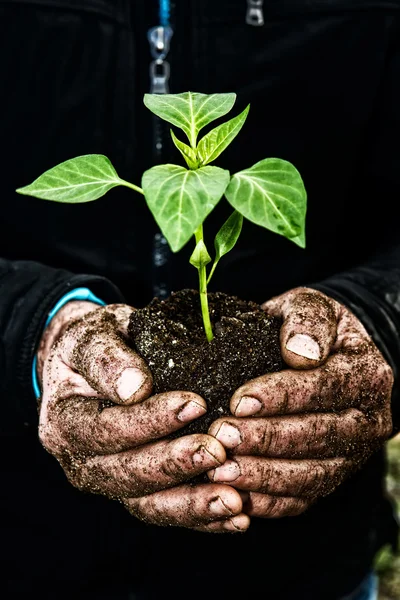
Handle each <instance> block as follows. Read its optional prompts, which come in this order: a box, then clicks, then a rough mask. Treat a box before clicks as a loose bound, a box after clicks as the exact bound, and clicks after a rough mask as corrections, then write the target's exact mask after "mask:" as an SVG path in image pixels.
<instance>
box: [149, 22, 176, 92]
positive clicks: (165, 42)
mask: <svg viewBox="0 0 400 600" xmlns="http://www.w3.org/2000/svg"><path fill="white" fill-rule="evenodd" d="M172 35H173V31H172V29H171V27H169V26H167V27H163V26H162V25H158V26H157V27H152V28H151V29H149V31H148V33H147V38H148V40H149V42H150V51H151V55H152V57H153V59H154V60H153V61H152V62H151V63H150V93H151V94H168V93H169V87H168V81H169V76H170V66H169V62H168V61H166V60H165V59H166V57H167V56H168V52H169V48H170V44H171V38H172Z"/></svg>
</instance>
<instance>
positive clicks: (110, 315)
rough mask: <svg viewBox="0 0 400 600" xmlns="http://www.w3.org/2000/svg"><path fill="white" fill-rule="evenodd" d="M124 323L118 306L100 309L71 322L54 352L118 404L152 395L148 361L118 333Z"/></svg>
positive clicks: (138, 400)
mask: <svg viewBox="0 0 400 600" xmlns="http://www.w3.org/2000/svg"><path fill="white" fill-rule="evenodd" d="M121 310H123V312H124V313H126V309H121ZM125 320H126V314H125ZM121 323H122V324H121ZM123 326H124V324H123V318H122V317H121V314H120V312H119V309H115V308H113V307H111V308H109V309H108V310H104V309H100V310H97V311H95V312H94V313H92V314H91V315H89V316H87V317H86V318H85V319H82V320H80V321H78V322H75V323H72V324H71V326H70V327H69V328H68V329H67V331H66V332H65V334H64V336H63V337H62V338H61V340H60V342H59V344H57V346H56V349H55V353H56V355H57V356H58V357H59V358H60V359H61V360H62V361H63V362H64V363H65V364H66V365H68V366H70V367H72V368H73V369H75V370H76V371H77V372H78V373H79V374H80V375H82V376H83V377H84V378H85V379H86V381H87V382H88V383H89V385H90V386H91V387H93V388H94V389H95V390H96V391H97V392H99V393H100V394H101V395H102V396H104V397H106V398H109V399H110V400H113V401H114V402H116V403H117V404H133V403H135V402H140V401H142V400H144V399H145V398H148V397H149V395H150V394H151V389H152V377H151V373H150V370H149V368H148V366H147V365H146V363H145V361H144V360H143V359H142V358H141V357H139V356H138V355H137V354H136V353H135V352H133V350H131V349H130V348H128V346H127V345H126V344H125V342H124V339H123V337H122V335H121V334H120V333H118V331H117V327H123Z"/></svg>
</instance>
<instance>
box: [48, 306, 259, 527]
mask: <svg viewBox="0 0 400 600" xmlns="http://www.w3.org/2000/svg"><path fill="white" fill-rule="evenodd" d="M132 310H133V309H132V308H130V307H128V306H126V305H110V306H107V307H105V308H98V307H97V306H96V305H94V304H92V303H89V302H72V303H70V304H67V305H66V306H65V307H64V308H63V309H61V311H60V312H59V313H58V314H57V315H56V317H55V318H54V319H53V321H52V322H51V324H50V326H49V327H48V328H47V329H46V331H45V333H44V335H43V338H42V341H41V344H40V347H39V352H38V373H39V377H40V379H41V382H42V389H43V392H42V397H41V401H40V418H39V437H40V440H41V442H42V444H43V446H44V447H45V448H46V449H47V451H48V452H50V453H51V454H52V455H53V456H55V458H56V459H57V460H58V461H59V462H60V464H61V466H62V468H63V469H64V471H65V473H66V475H67V478H68V479H69V481H70V482H71V483H72V484H73V485H74V486H76V487H77V488H79V489H80V490H84V491H88V492H93V493H99V494H104V495H106V496H107V497H109V498H112V499H116V500H119V501H121V502H122V503H123V504H124V505H125V507H126V508H127V509H128V510H129V511H130V512H131V513H132V514H134V515H136V516H137V517H139V518H141V519H143V520H145V521H148V522H151V523H154V524H157V525H177V526H181V527H189V528H194V529H200V530H203V531H216V532H217V531H221V532H222V531H241V530H245V529H246V528H247V527H248V525H249V517H248V516H247V515H244V514H242V513H241V510H242V500H241V497H240V494H239V493H238V492H237V491H236V490H234V489H233V488H230V487H228V486H225V485H222V484H212V485H210V484H204V485H198V486H194V485H190V480H191V479H192V478H193V477H195V476H198V475H200V474H201V473H204V472H206V471H207V470H209V469H211V468H216V467H218V466H220V465H221V464H222V463H223V462H224V461H225V459H226V454H225V450H224V448H223V446H222V445H221V443H220V442H218V441H217V440H216V439H215V438H213V437H211V436H209V435H203V434H196V435H190V436H184V437H181V438H178V439H173V440H172V439H163V438H165V437H166V436H168V435H170V434H171V433H172V432H174V431H177V430H178V429H180V428H181V427H183V426H184V425H186V424H187V423H188V422H190V421H192V420H193V419H196V418H197V417H199V416H201V415H203V414H204V413H205V412H206V404H205V402H204V400H203V399H202V398H201V397H200V396H197V395H196V394H192V393H189V392H168V393H164V394H158V395H155V396H151V391H152V378H151V373H150V371H149V369H148V367H147V365H146V364H145V363H144V361H143V360H142V359H141V358H140V357H139V356H138V355H137V354H136V353H135V352H133V351H132V349H131V348H129V347H128V346H127V344H126V342H125V336H126V332H127V326H128V322H129V317H130V315H131V312H132Z"/></svg>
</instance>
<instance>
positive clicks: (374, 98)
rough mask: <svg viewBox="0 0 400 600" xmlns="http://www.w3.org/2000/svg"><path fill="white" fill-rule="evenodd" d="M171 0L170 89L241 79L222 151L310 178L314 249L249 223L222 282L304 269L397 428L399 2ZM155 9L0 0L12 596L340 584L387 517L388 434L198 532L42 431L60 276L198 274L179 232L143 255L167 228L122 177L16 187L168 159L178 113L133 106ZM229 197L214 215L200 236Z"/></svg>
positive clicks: (5, 452) (272, 277) (273, 593)
mask: <svg viewBox="0 0 400 600" xmlns="http://www.w3.org/2000/svg"><path fill="white" fill-rule="evenodd" d="M175 5H176V6H175V11H174V14H173V15H172V19H173V25H174V30H175V34H174V36H173V39H172V45H171V51H170V54H169V57H168V58H169V61H170V63H171V81H170V87H171V91H172V92H181V91H187V90H193V91H200V92H205V93H211V92H223V91H235V92H237V94H238V100H237V106H236V108H235V114H238V112H239V111H240V110H242V109H243V108H244V107H245V106H246V104H247V103H248V102H251V111H250V115H249V118H248V121H247V123H246V126H245V128H244V129H243V131H242V132H241V133H240V136H239V137H238V138H237V140H236V141H235V142H234V143H233V144H232V146H231V147H230V148H229V149H228V150H227V151H226V152H225V153H224V155H223V156H222V157H221V160H220V162H219V164H220V166H223V167H224V166H226V167H228V168H229V169H230V170H231V172H235V171H237V170H240V169H242V168H245V167H248V166H250V165H252V164H253V163H255V162H257V161H258V160H260V159H262V158H264V157H269V156H278V157H280V158H285V159H287V160H290V161H291V162H293V163H294V164H295V165H296V167H297V168H298V169H299V170H300V172H301V173H302V175H303V178H304V181H305V184H306V187H307V191H308V198H309V200H308V216H307V248H306V250H301V249H300V248H299V247H297V246H295V245H294V244H293V243H291V242H288V241H287V240H285V239H284V238H282V237H279V236H277V235H275V234H270V233H268V232H266V231H265V230H262V229H261V228H257V227H255V226H252V225H251V224H249V223H246V224H245V226H244V231H243V234H242V236H241V239H240V241H239V243H238V245H237V247H236V249H235V250H234V251H233V252H232V253H231V254H230V255H229V256H228V257H226V258H225V259H224V262H223V263H221V267H220V269H219V272H218V271H217V272H216V275H215V279H214V281H213V286H212V287H213V289H218V290H221V291H225V292H228V293H233V294H236V295H238V296H241V297H243V298H246V299H253V300H256V301H259V302H261V301H263V300H266V299H268V298H269V297H271V295H274V294H277V293H280V292H283V291H285V290H287V289H290V288H292V287H293V286H297V285H314V286H315V287H319V288H320V289H322V290H324V291H325V292H326V293H328V294H330V295H331V296H333V297H335V298H337V299H339V300H340V301H342V302H343V303H345V304H346V305H347V306H349V307H350V308H351V309H352V310H353V311H354V312H355V314H356V315H357V316H358V317H359V318H360V319H361V321H362V322H363V323H364V325H365V326H366V328H367V329H368V331H369V332H370V333H371V335H372V336H373V337H374V339H375V340H376V343H377V344H378V346H379V347H380V348H381V350H382V352H383V353H384V355H385V357H386V358H387V360H388V361H389V362H390V364H391V365H392V367H393V369H394V371H395V376H396V383H395V390H394V394H393V413H394V419H395V423H396V426H399V424H400V404H399V386H400V380H399V373H398V369H399V364H400V337H399V330H400V237H399V233H398V231H399V222H400V183H399V182H400V179H399V165H400V146H399V139H400V117H399V108H398V107H399V106H400V0H392V1H384V0H376V1H373V0H371V1H368V0H265V2H264V18H265V24H264V26H262V27H253V26H250V25H246V23H245V14H246V1H245V0H229V1H228V0H185V1H183V0H182V1H180V2H175ZM157 21H158V17H157V3H156V2H155V0H146V1H145V0H142V1H135V2H130V1H129V0H114V1H113V0H90V1H89V0H41V1H40V0H29V1H28V0H26V1H25V2H24V1H17V0H9V1H7V0H0V86H1V95H0V107H1V112H0V114H1V121H0V140H1V143H2V146H3V153H2V163H1V166H2V169H1V199H2V205H1V206H2V211H1V214H2V217H1V231H0V256H1V257H2V259H1V261H0V284H1V295H0V326H1V328H0V334H1V363H0V368H1V394H2V398H1V402H2V408H1V412H0V431H1V449H2V453H1V456H2V460H1V465H2V466H1V479H2V486H1V487H2V489H1V499H2V508H1V511H0V514H1V521H2V522H1V539H2V542H3V559H2V567H3V568H4V573H3V574H2V576H1V578H0V589H1V588H2V587H3V589H4V586H5V589H6V593H5V595H3V594H2V596H3V597H4V598H6V599H7V600H8V599H9V598H23V597H27V596H25V594H29V596H31V595H35V592H36V591H37V590H40V591H39V592H38V597H41V598H64V597H65V598H70V597H74V598H81V597H82V598H96V599H101V598H104V599H106V598H107V599H110V600H114V599H115V600H117V599H118V598H120V597H121V598H128V597H130V598H133V596H128V595H127V594H128V590H133V591H134V592H135V593H136V595H135V598H145V599H146V600H147V599H148V598H157V599H159V598H166V597H171V598H174V599H179V598H186V597H188V596H190V597H192V598H195V599H196V598H203V597H209V598H232V599H236V598H241V597H242V594H243V593H247V595H248V597H256V596H255V594H256V592H257V593H259V594H260V597H263V598H264V597H265V598H271V599H274V600H275V599H276V600H288V599H290V600H293V599H294V598H299V599H303V598H304V599H307V600H330V599H332V600H333V599H337V598H339V597H340V596H341V595H343V594H345V593H348V592H350V591H351V590H352V589H353V588H355V587H356V585H357V584H358V583H359V581H360V580H361V579H362V578H363V576H364V575H365V574H366V572H367V571H368V569H369V568H370V565H371V562H372V559H373V556H374V554H375V552H376V551H377V549H378V548H379V547H381V546H382V544H384V543H386V542H390V541H392V540H393V539H395V537H396V532H397V529H396V525H395V522H394V519H393V514H392V508H391V506H390V504H389V503H388V501H387V500H386V498H385V495H384V492H383V477H384V469H385V466H384V455H383V453H379V452H378V453H376V454H375V455H374V456H373V458H371V460H370V461H369V462H368V464H367V465H366V466H365V467H364V468H363V469H362V471H360V472H359V473H357V474H356V475H354V476H353V477H352V479H351V480H349V481H348V482H346V483H345V484H343V485H342V486H341V487H340V488H339V489H338V490H337V491H336V492H335V493H333V494H332V495H331V496H329V497H327V498H325V499H324V500H321V501H320V502H319V503H318V504H317V505H315V506H314V507H313V508H312V509H310V510H309V511H308V512H307V513H306V514H304V515H302V516H300V517H296V518H290V519H281V520H277V521H274V520H260V519H259V520H255V521H254V522H253V524H252V526H251V528H250V530H249V531H248V532H247V533H246V534H244V535H242V536H214V537H212V538H210V536H209V535H208V534H207V535H206V534H199V533H194V532H191V531H186V530H183V529H182V530H180V529H162V528H155V527H149V526H144V525H142V524H141V523H139V522H137V521H136V520H135V519H133V518H132V517H130V516H129V515H128V514H127V513H125V511H124V510H123V509H122V508H121V507H120V506H119V505H118V504H116V503H113V502H111V501H108V500H106V499H104V498H102V497H96V496H90V495H85V494H82V493H80V492H78V491H76V490H75V489H74V488H72V486H71V485H70V484H69V483H68V482H67V480H66V478H65V475H64V474H63V472H62V470H61V468H60V467H59V465H58V464H57V462H56V461H55V460H54V459H53V458H52V457H51V456H49V455H48V454H47V453H46V452H45V450H43V448H42V447H41V446H40V444H39V442H38V439H37V412H36V406H35V399H34V396H33V393H32V388H31V381H30V370H31V362H32V358H33V355H34V352H35V348H36V347H37V343H38V339H39V337H40V335H41V331H42V327H43V323H44V321H45V318H46V314H47V312H48V311H49V309H50V308H51V307H52V306H53V305H54V303H55V302H56V300H57V299H58V298H59V297H60V296H61V295H62V294H63V293H65V291H67V290H69V289H71V288H73V287H76V286H78V285H88V286H89V287H90V288H91V289H92V290H93V291H94V292H95V293H97V294H98V295H100V296H102V297H103V298H104V299H105V300H106V301H114V300H118V301H119V300H123V299H125V300H126V301H127V302H128V303H130V304H132V305H136V306H142V305H144V304H146V303H147V302H148V301H149V300H150V299H151V298H152V296H153V294H155V293H159V292H160V293H166V292H167V291H168V290H177V289H180V288H183V287H192V286H195V285H196V280H195V276H196V273H195V270H194V269H193V268H192V267H190V265H189V264H188V256H189V252H191V248H189V246H190V244H189V245H188V248H185V250H184V251H183V252H182V253H180V254H179V255H174V256H171V255H170V254H169V253H168V252H167V253H166V254H165V253H164V255H163V260H161V261H154V254H155V252H159V249H160V248H159V247H158V246H160V240H159V238H158V237H157V227H156V225H155V223H154V222H153V220H152V217H151V215H150V213H149V211H148V209H147V208H146V207H145V205H144V202H143V199H142V198H141V197H140V196H137V195H135V194H134V193H133V192H131V191H129V190H126V189H115V190H113V191H112V192H110V193H109V194H108V195H107V196H106V197H104V198H103V199H101V200H99V201H98V202H96V203H89V204H87V205H80V206H65V205H58V204H53V203H46V202H43V201H40V200H36V199H33V198H29V197H24V196H19V195H17V194H15V193H14V190H15V188H17V187H20V186H23V185H26V184H28V183H30V182H31V181H32V180H33V179H35V178H36V177H37V176H38V175H39V174H40V173H42V172H43V171H44V170H45V169H47V168H50V167H51V166H54V165H56V164H57V163H59V162H61V161H63V160H66V159H68V158H72V157H73V156H77V155H80V154H86V153H104V154H106V155H107V156H108V157H109V158H110V159H111V160H112V162H113V164H114V165H115V167H116V168H117V171H118V173H119V175H120V176H121V177H122V178H124V179H127V180H129V181H132V182H133V183H136V184H140V177H141V173H142V172H143V171H144V170H145V169H147V168H148V167H150V166H152V165H153V164H154V163H155V162H166V161H171V160H172V161H173V162H179V164H180V157H179V156H178V154H177V153H176V152H173V151H172V149H171V147H170V145H169V143H168V142H167V140H168V137H167V134H168V131H164V132H161V134H162V136H164V138H165V139H164V145H163V151H162V153H161V155H159V154H157V153H155V151H154V134H153V125H154V123H153V120H152V116H151V115H150V113H149V112H148V111H147V110H146V109H145V108H144V106H143V104H142V97H143V94H144V93H145V92H147V91H148V89H149V77H148V68H149V62H150V53H149V46H148V41H147V39H146V35H147V30H148V28H149V27H151V26H153V25H156V24H157ZM228 212H229V209H228V207H227V205H226V204H225V205H223V203H221V205H220V206H219V207H218V208H217V209H216V210H215V211H214V213H213V214H212V216H211V217H210V218H209V219H207V224H206V225H207V227H206V229H207V232H206V237H207V238H208V239H209V240H210V245H211V246H212V243H211V240H212V237H213V235H214V234H215V232H216V230H217V228H218V227H219V226H220V225H221V224H222V222H223V220H224V218H225V216H226V215H227V214H228ZM160 262H161V263H162V264H161V265H160ZM155 265H156V266H155ZM216 565H220V566H219V567H218V568H217V566H216ZM226 577H229V583H224V581H225V578H226ZM176 582H179V585H178V584H177V583H176ZM124 594H125V595H124ZM257 597H258V596H257Z"/></svg>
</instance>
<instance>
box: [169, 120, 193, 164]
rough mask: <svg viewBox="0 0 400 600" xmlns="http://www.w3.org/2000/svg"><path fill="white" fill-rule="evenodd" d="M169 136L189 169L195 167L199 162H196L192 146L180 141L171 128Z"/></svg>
mask: <svg viewBox="0 0 400 600" xmlns="http://www.w3.org/2000/svg"><path fill="white" fill-rule="evenodd" d="M171 137H172V141H173V142H174V144H175V146H176V147H177V148H178V150H179V152H180V153H181V154H182V156H183V158H184V159H185V161H186V164H187V166H188V167H189V169H197V167H198V166H199V164H198V160H197V156H196V152H195V151H194V150H192V148H191V147H190V146H188V145H187V144H184V143H183V142H181V141H180V140H179V139H178V138H177V137H176V135H175V134H174V132H173V131H172V129H171Z"/></svg>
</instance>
